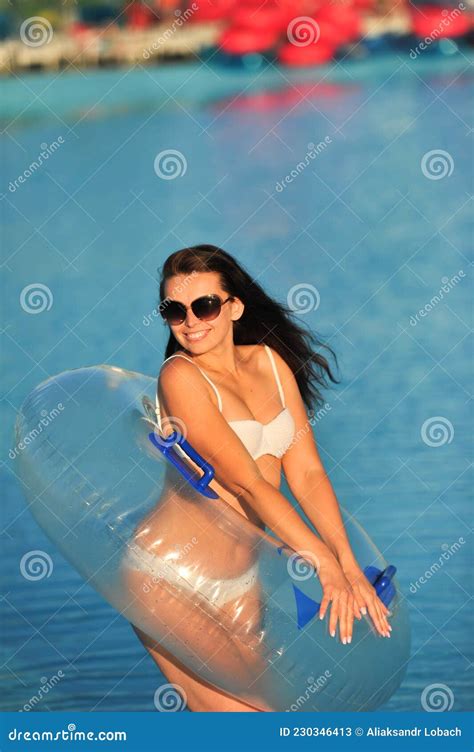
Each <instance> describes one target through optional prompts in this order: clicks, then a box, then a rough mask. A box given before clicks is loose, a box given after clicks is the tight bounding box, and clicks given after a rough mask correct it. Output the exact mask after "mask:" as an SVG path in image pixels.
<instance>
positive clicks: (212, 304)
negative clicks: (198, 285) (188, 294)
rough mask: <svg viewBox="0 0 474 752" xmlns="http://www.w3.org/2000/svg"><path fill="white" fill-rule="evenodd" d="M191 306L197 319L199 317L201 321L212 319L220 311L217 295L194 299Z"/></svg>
mask: <svg viewBox="0 0 474 752" xmlns="http://www.w3.org/2000/svg"><path fill="white" fill-rule="evenodd" d="M191 307H192V309H193V313H194V315H195V316H197V318H198V319H201V321H212V319H215V318H217V316H218V315H219V313H220V310H221V301H220V299H219V298H218V297H217V295H206V296H204V297H202V298H198V299H197V300H194V301H193V303H192V304H191Z"/></svg>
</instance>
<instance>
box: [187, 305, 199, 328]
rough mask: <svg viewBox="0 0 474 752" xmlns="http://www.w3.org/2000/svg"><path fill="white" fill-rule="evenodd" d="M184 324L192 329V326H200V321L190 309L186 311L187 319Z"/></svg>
mask: <svg viewBox="0 0 474 752" xmlns="http://www.w3.org/2000/svg"><path fill="white" fill-rule="evenodd" d="M184 322H185V324H186V326H189V327H190V328H191V327H192V326H196V324H199V319H198V317H197V316H195V315H194V313H193V310H192V308H188V310H187V311H186V318H185V320H184Z"/></svg>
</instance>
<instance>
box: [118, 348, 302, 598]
mask: <svg viewBox="0 0 474 752" xmlns="http://www.w3.org/2000/svg"><path fill="white" fill-rule="evenodd" d="M265 350H266V351H267V354H268V357H269V358H270V362H271V364H272V369H273V373H274V376H275V381H276V383H277V386H278V392H279V395H280V399H281V402H282V405H283V409H282V410H281V411H280V412H279V413H278V415H276V416H275V417H274V418H273V420H271V421H269V422H268V423H260V421H258V420H254V419H253V418H249V419H244V420H232V421H227V422H228V423H229V426H230V427H231V428H232V430H233V431H235V433H236V434H237V435H238V437H239V438H240V440H241V441H242V443H243V444H244V446H245V447H246V448H247V451H248V452H249V454H251V456H252V457H253V458H254V459H257V458H258V457H261V456H262V455H264V454H270V455H272V456H274V457H282V456H283V454H284V453H285V452H286V450H287V449H288V446H289V445H290V444H291V442H292V440H293V436H294V433H295V423H294V420H293V416H292V415H291V413H290V411H289V410H288V408H287V407H286V406H285V395H284V393H283V389H282V386H281V382H280V378H279V376H278V371H277V368H276V364H275V359H274V357H273V353H272V351H271V350H270V348H269V347H268V345H265ZM171 358H184V359H185V360H189V361H190V362H191V363H192V362H193V361H192V360H191V358H188V357H186V355H182V354H181V353H174V354H173V355H170V357H169V358H167V359H166V360H165V361H164V362H165V363H166V361H167V360H170V359H171ZM195 365H196V366H197V364H195ZM197 368H199V366H197ZM199 370H200V371H201V373H202V375H203V376H204V378H205V379H206V381H208V382H209V384H210V385H211V386H212V388H213V389H214V391H215V393H216V395H217V401H218V405H219V410H220V412H222V399H221V395H220V394H219V390H218V389H217V387H216V385H215V384H214V383H213V382H212V381H211V379H210V378H209V377H208V376H207V374H206V373H205V372H204V371H203V370H202V369H201V368H199ZM156 417H157V421H158V425H159V428H160V430H162V426H161V413H160V404H159V401H158V396H156ZM123 563H124V564H125V565H127V566H131V567H132V568H134V569H138V570H140V571H143V572H147V573H148V574H149V575H151V577H153V578H157V579H160V578H163V579H164V580H167V581H169V582H173V583H174V584H175V585H176V586H177V587H181V588H184V589H186V590H188V591H191V592H193V593H195V592H199V593H200V594H202V595H204V597H206V598H207V599H208V601H209V603H210V605H211V606H213V607H215V608H217V609H219V608H220V607H221V606H222V605H224V604H225V603H227V602H228V601H231V600H234V599H236V598H238V597H240V596H242V595H244V594H245V593H246V592H247V591H248V590H250V589H251V588H252V587H253V585H254V584H255V582H256V581H257V579H258V561H256V562H254V563H253V564H252V565H251V567H249V569H248V570H247V571H246V572H244V573H243V574H242V575H240V576H239V577H234V578H231V579H225V580H222V579H212V578H209V577H203V576H198V577H196V575H195V574H194V573H192V572H191V571H189V570H187V567H185V566H184V567H183V566H181V567H180V566H176V565H173V564H172V563H170V562H167V561H166V559H165V558H164V557H161V556H158V555H156V554H153V553H150V552H149V551H146V550H145V549H143V548H141V547H138V546H135V547H133V548H132V547H129V548H128V550H127V554H126V556H125V559H124V562H123Z"/></svg>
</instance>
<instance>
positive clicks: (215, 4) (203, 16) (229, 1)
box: [187, 0, 236, 23]
mask: <svg viewBox="0 0 474 752" xmlns="http://www.w3.org/2000/svg"><path fill="white" fill-rule="evenodd" d="M193 5H195V6H196V5H197V6H198V7H197V9H196V10H195V9H194V8H193ZM235 5H236V0H199V2H198V1H197V0H196V1H195V2H194V3H193V2H191V1H190V2H188V4H187V8H188V9H189V10H191V12H192V15H190V16H189V20H190V21H193V22H194V23H205V22H206V21H225V20H229V18H230V14H231V12H232V10H233V9H234V6H235Z"/></svg>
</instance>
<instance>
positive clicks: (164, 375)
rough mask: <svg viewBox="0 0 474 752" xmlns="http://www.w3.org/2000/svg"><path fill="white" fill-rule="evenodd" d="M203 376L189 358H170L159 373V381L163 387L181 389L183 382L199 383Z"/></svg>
mask: <svg viewBox="0 0 474 752" xmlns="http://www.w3.org/2000/svg"><path fill="white" fill-rule="evenodd" d="M201 379H202V376H201V374H200V372H199V369H198V368H196V366H195V365H194V363H191V361H190V360H188V358H185V357H179V358H170V359H169V360H167V361H166V362H165V363H164V364H163V365H162V366H161V370H160V373H159V374H158V383H159V384H160V386H161V387H162V388H163V389H166V390H168V389H180V388H181V387H182V386H183V384H186V383H187V384H198V383H199V382H200V380H201Z"/></svg>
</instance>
